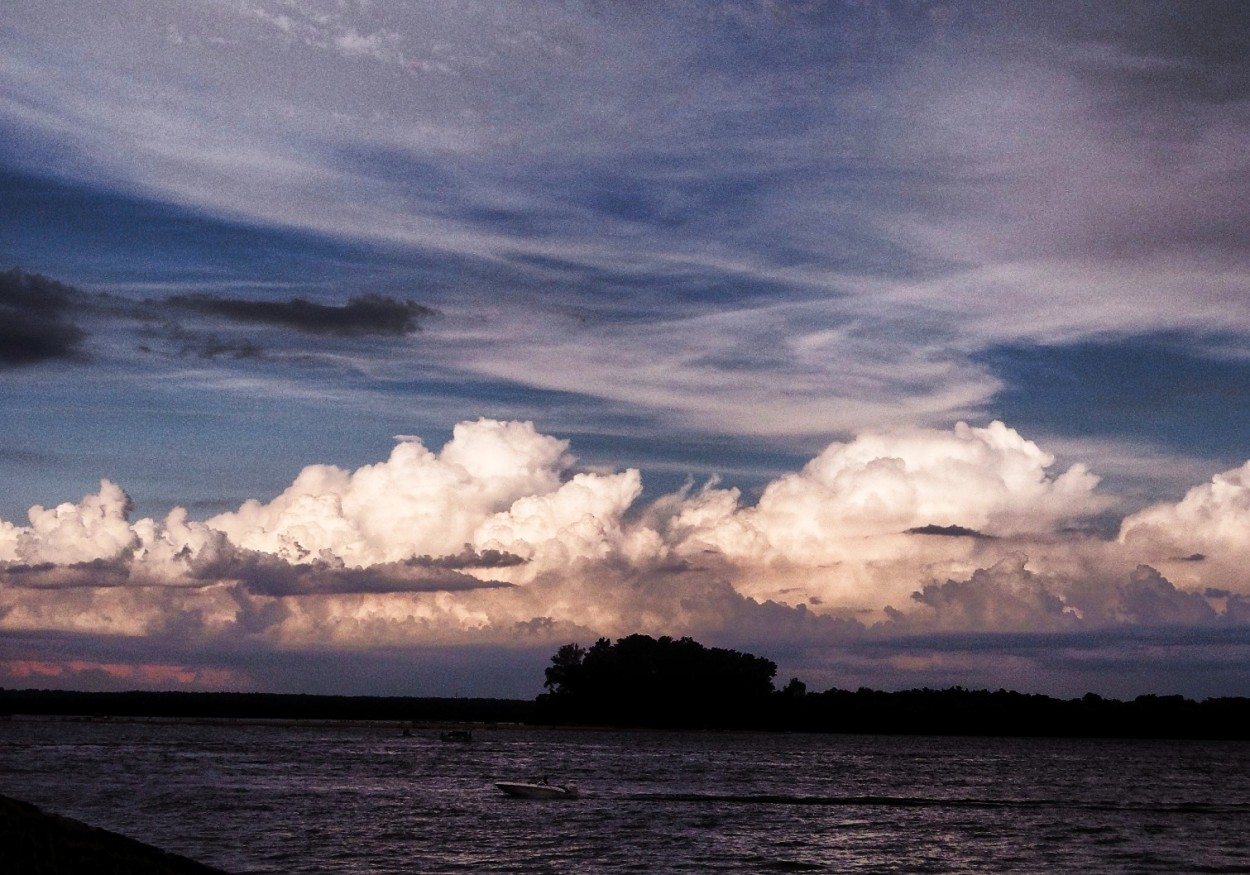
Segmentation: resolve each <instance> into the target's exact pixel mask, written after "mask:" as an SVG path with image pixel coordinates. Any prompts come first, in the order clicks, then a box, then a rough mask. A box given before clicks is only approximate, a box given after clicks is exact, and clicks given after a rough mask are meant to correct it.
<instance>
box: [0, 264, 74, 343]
mask: <svg viewBox="0 0 1250 875" xmlns="http://www.w3.org/2000/svg"><path fill="white" fill-rule="evenodd" d="M82 297H83V295H82V293H81V292H80V291H79V290H78V289H75V288H73V287H72V286H67V285H64V284H63V283H59V282H57V281H56V280H52V279H49V278H48V277H46V276H40V275H39V274H32V273H26V272H25V271H22V270H20V269H16V268H15V269H13V270H10V271H7V272H5V273H2V274H0V368H14V367H21V366H23V365H33V364H38V363H39V362H45V361H65V360H69V361H77V360H81V359H82V358H83V352H82V342H83V339H84V338H85V336H86V335H85V333H84V332H83V330H82V329H81V328H79V327H78V326H77V325H76V324H74V322H73V321H72V319H71V309H72V307H73V306H74V305H75V304H77V303H80V302H81V300H82Z"/></svg>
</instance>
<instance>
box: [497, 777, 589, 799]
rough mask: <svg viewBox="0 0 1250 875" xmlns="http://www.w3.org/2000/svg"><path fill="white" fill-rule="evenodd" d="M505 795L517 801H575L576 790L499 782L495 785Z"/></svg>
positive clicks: (553, 786) (547, 785) (571, 787)
mask: <svg viewBox="0 0 1250 875" xmlns="http://www.w3.org/2000/svg"><path fill="white" fill-rule="evenodd" d="M495 786H496V787H498V788H499V789H500V790H501V791H503V792H504V793H505V794H506V795H508V796H512V797H515V798H517V799H576V798H577V788H576V787H573V786H568V787H561V786H559V785H557V784H525V783H520V782H515V781H500V782H498V783H496V784H495Z"/></svg>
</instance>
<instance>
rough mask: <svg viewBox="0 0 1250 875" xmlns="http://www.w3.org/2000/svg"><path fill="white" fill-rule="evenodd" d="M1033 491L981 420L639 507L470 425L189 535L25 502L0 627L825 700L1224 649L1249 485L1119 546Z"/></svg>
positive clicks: (1239, 606)
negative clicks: (850, 686) (1118, 636)
mask: <svg viewBox="0 0 1250 875" xmlns="http://www.w3.org/2000/svg"><path fill="white" fill-rule="evenodd" d="M1053 468H1054V459H1053V457H1052V456H1051V455H1049V454H1048V453H1046V452H1044V451H1043V450H1042V449H1041V448H1039V447H1038V446H1037V445H1036V444H1035V443H1033V442H1032V441H1029V440H1027V439H1026V438H1024V437H1023V436H1022V435H1020V434H1019V433H1017V432H1016V431H1014V430H1013V429H1011V428H1009V427H1008V426H1006V425H1004V424H1003V423H999V422H994V423H991V424H989V425H988V426H986V427H973V426H969V425H966V424H960V425H958V426H956V427H955V428H954V429H952V430H949V431H941V430H921V429H912V430H908V431H895V432H880V433H864V434H861V435H859V436H858V437H856V438H855V439H853V440H851V441H847V442H838V443H834V444H831V445H830V446H828V447H827V448H826V449H825V450H824V451H823V452H821V453H820V454H819V455H818V456H816V457H815V458H814V459H812V460H811V461H810V462H809V463H808V464H807V465H806V466H804V467H803V468H802V470H799V471H795V472H792V473H790V474H786V475H783V476H781V477H779V478H777V479H776V480H775V481H773V482H772V483H771V484H769V485H768V486H767V488H765V489H764V490H763V492H762V493H761V494H760V496H759V498H758V500H756V501H755V502H754V503H749V502H746V501H744V499H743V496H742V495H741V494H740V493H739V491H738V490H736V489H724V488H721V487H719V485H718V484H717V483H716V482H714V481H713V482H709V483H706V484H704V485H702V486H701V487H695V486H694V485H691V486H688V487H687V488H685V489H683V490H681V491H679V492H677V493H673V494H670V495H666V496H663V497H661V498H659V499H657V500H655V501H653V502H650V503H642V502H641V501H640V495H641V491H642V484H641V478H640V475H639V473H638V472H637V471H636V470H624V471H618V472H605V471H599V470H594V471H592V470H581V469H579V467H578V465H577V462H576V459H575V457H573V456H572V455H571V454H570V453H569V445H568V442H567V441H564V440H561V439H558V438H556V437H553V436H550V435H545V434H542V433H540V432H539V431H538V430H536V429H535V427H534V426H533V425H532V424H531V423H528V422H516V421H512V422H505V421H497V420H488V419H481V420H477V421H468V422H462V423H460V424H459V425H457V426H456V427H455V429H454V431H453V433H452V437H451V439H450V440H449V441H448V442H447V443H446V444H445V445H444V446H443V447H442V448H441V449H440V450H439V451H437V452H434V451H432V450H430V449H428V448H427V447H425V446H424V444H423V443H422V442H420V441H419V440H417V439H415V438H408V437H405V438H401V439H400V440H399V442H398V443H397V444H396V446H395V448H394V450H393V451H392V453H391V455H390V457H389V458H387V459H386V460H384V461H381V462H378V463H376V464H372V465H366V466H363V467H361V468H358V469H356V470H355V471H347V470H343V469H340V468H337V467H334V466H327V465H312V466H308V467H306V468H305V469H304V470H303V471H302V472H301V473H300V474H299V476H298V477H297V478H296V479H295V481H294V482H293V483H292V484H291V485H290V486H289V487H288V488H287V489H286V490H284V491H283V492H282V493H281V494H280V495H278V496H276V497H274V498H272V499H271V500H269V501H267V502H262V501H260V500H251V501H248V502H245V503H244V504H243V505H242V506H240V507H239V508H238V509H237V510H234V511H231V512H228V513H223V514H219V515H217V516H214V517H211V518H208V519H205V520H192V519H190V518H189V516H188V514H187V512H186V511H185V510H183V509H181V508H178V509H176V510H174V511H173V512H172V513H170V514H169V515H168V516H167V517H166V518H165V519H163V520H153V519H149V518H143V519H139V520H133V521H132V520H131V519H130V517H131V516H132V514H133V507H132V504H131V502H130V500H129V498H128V497H127V495H126V493H125V492H124V491H123V490H122V488H121V487H120V486H118V485H116V484H114V483H111V482H109V481H103V482H102V483H101V485H100V489H99V491H98V492H97V493H95V494H92V495H88V496H85V497H84V498H83V499H82V500H81V501H80V502H78V503H76V504H75V503H66V504H62V505H59V506H57V507H54V508H45V507H41V506H36V507H33V508H31V510H30V513H29V520H28V524H27V525H17V524H14V523H11V522H0V629H3V630H4V631H5V632H6V634H21V635H27V636H30V635H76V636H88V637H89V636H102V637H104V638H118V637H120V638H125V639H128V640H135V641H149V642H161V644H162V648H165V649H167V648H169V647H171V646H173V644H174V643H175V642H195V645H194V646H195V648H196V649H197V651H199V652H223V653H224V652H232V651H233V650H235V649H237V648H240V647H243V648H245V649H252V650H258V651H280V652H290V651H300V650H309V651H311V652H324V651H327V650H330V651H343V652H347V653H350V652H371V651H376V650H378V649H387V650H397V651H406V650H415V649H420V648H429V647H442V648H447V647H462V646H475V647H492V648H503V649H504V650H507V649H509V648H512V649H525V648H531V649H532V648H542V647H552V646H555V645H558V644H560V643H564V642H565V641H567V640H577V639H581V640H587V639H590V638H593V637H597V636H600V635H606V636H609V637H616V636H622V635H625V634H629V633H632V632H638V631H641V632H647V633H651V634H672V635H693V636H695V637H701V638H703V639H706V640H714V641H730V642H749V643H753V645H754V646H755V647H756V648H757V649H763V651H764V652H766V653H767V652H769V651H770V650H772V651H775V652H779V653H781V654H784V655H788V656H789V658H791V659H793V660H794V661H795V664H796V665H799V664H803V660H805V659H806V660H810V661H811V664H810V665H809V666H808V668H809V669H810V670H811V671H814V672H816V673H817V674H818V676H820V677H825V676H827V675H828V674H829V672H833V674H832V675H831V676H838V675H837V671H836V670H835V669H836V666H835V667H834V668H831V666H830V664H829V663H828V660H830V659H834V661H835V663H836V659H837V658H836V657H835V656H831V654H838V653H840V652H843V654H844V655H843V657H842V659H844V660H849V661H850V662H853V661H854V660H855V659H859V658H864V657H863V654H865V653H868V652H870V651H871V648H873V647H882V646H885V644H884V642H894V643H895V645H896V646H897V647H901V648H904V649H905V648H906V647H911V646H915V642H918V641H926V642H929V646H934V647H936V645H933V643H932V642H935V641H941V640H944V639H943V636H950V637H949V638H948V639H947V640H949V641H954V642H963V641H965V638H961V637H960V636H968V635H981V636H985V635H992V636H1004V635H1005V636H1012V635H1016V636H1018V635H1037V634H1041V633H1045V634H1049V635H1058V636H1061V638H1062V636H1077V637H1074V638H1073V639H1072V640H1079V636H1089V635H1098V634H1104V633H1106V634H1110V633H1113V632H1115V630H1122V629H1130V628H1140V629H1182V630H1183V629H1191V630H1192V629H1229V630H1237V629H1241V630H1242V633H1243V634H1244V631H1245V629H1246V625H1245V624H1246V623H1247V622H1248V621H1250V583H1247V582H1246V581H1245V579H1244V578H1239V577H1238V576H1237V575H1235V574H1233V573H1231V570H1232V569H1234V568H1236V567H1237V565H1238V563H1243V562H1244V561H1245V558H1246V554H1247V551H1248V550H1250V539H1248V538H1247V537H1246V535H1245V532H1246V531H1248V530H1250V527H1247V526H1246V524H1245V516H1246V514H1247V512H1248V511H1247V508H1248V507H1250V499H1248V498H1247V496H1248V495H1250V486H1248V485H1247V482H1248V480H1247V472H1250V466H1247V468H1245V469H1240V470H1238V471H1234V472H1229V473H1227V474H1223V475H1218V476H1217V477H1216V478H1214V480H1213V481H1212V482H1211V483H1210V484H1207V485H1205V486H1199V487H1196V488H1195V489H1193V490H1192V491H1191V492H1190V493H1189V495H1187V496H1186V497H1185V498H1184V499H1182V500H1181V501H1179V502H1176V503H1174V504H1161V505H1158V506H1155V507H1152V508H1150V509H1148V510H1145V511H1142V512H1140V513H1138V514H1134V515H1132V516H1130V517H1128V518H1126V519H1125V520H1124V523H1123V526H1122V530H1121V533H1120V536H1119V538H1117V539H1114V540H1112V539H1105V538H1098V537H1096V536H1094V535H1091V534H1089V533H1088V532H1087V530H1085V529H1083V528H1082V526H1081V522H1082V521H1083V520H1085V519H1086V518H1088V517H1090V516H1092V515H1095V514H1100V513H1103V512H1105V511H1106V510H1107V506H1108V500H1107V499H1106V498H1104V497H1102V496H1101V495H1100V494H1099V493H1098V491H1097V484H1098V478H1097V477H1096V476H1094V475H1093V474H1091V473H1090V472H1089V471H1087V470H1086V469H1085V468H1084V467H1083V466H1080V465H1074V466H1072V467H1070V468H1068V469H1067V470H1064V471H1055V470H1053ZM1199 551H1200V555H1201V559H1200V561H1199V560H1198V559H1197V558H1195V557H1197V556H1198V555H1199ZM1169 563H1171V564H1169ZM1173 568H1178V569H1181V572H1183V573H1173V571H1172V570H1171V569H1173ZM1164 569H1166V570H1167V574H1165V573H1164ZM909 641H910V642H913V643H912V644H910V645H909V644H907V643H906V642H909ZM965 647H966V644H964V643H960V644H958V646H957V647H954V650H960V649H961V648H965ZM175 649H177V648H175ZM936 649H937V650H938V651H941V650H942V649H943V648H941V647H937V648H936ZM1052 652H1053V651H1052ZM853 654H859V656H854V657H853ZM897 656H898V653H897V651H895V652H894V653H893V655H892V656H891V657H890V659H892V660H893V659H897ZM945 658H946V659H947V661H949V659H950V658H951V654H950V653H947V654H946V657H945ZM1031 658H1036V655H1034V657H1031ZM783 662H785V660H784V659H783ZM942 663H943V657H942V656H941V655H940V654H939V655H937V656H931V657H930V658H929V666H928V669H927V670H930V671H932V670H935V668H936V667H938V666H939V665H940V664H942ZM848 664H849V663H848Z"/></svg>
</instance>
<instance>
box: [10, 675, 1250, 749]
mask: <svg viewBox="0 0 1250 875" xmlns="http://www.w3.org/2000/svg"><path fill="white" fill-rule="evenodd" d="M545 698H546V697H540V698H539V700H536V701H535V700H530V701H525V700H515V699H462V698H417V697H413V698H408V697H402V696H396V697H379V696H312V695H294V694H281V693H190V692H142V691H131V692H117V693H87V692H74V691H64V690H9V689H3V688H0V720H3V719H6V717H7V718H10V719H13V718H16V719H26V718H34V719H60V720H75V721H79V720H81V721H88V720H99V721H108V720H114V721H119V722H121V721H136V722H162V721H168V722H175V721H176V722H202V723H232V724H252V725H274V726H288V725H299V726H316V725H326V726H347V725H352V726H375V727H378V728H380V729H387V730H388V731H395V732H400V731H402V730H421V729H429V730H435V729H447V728H454V727H458V726H463V727H472V728H484V729H495V728H498V729H505V728H516V727H523V726H529V727H536V726H546V727H558V726H566V727H569V728H588V727H594V728H600V729H607V728H620V729H687V730H725V729H746V730H761V731H772V732H815V733H842V734H859V735H972V736H1016V737H1023V736H1044V737H1050V738H1064V737H1069V738H1178V739H1179V738H1192V739H1230V740H1250V699H1248V698H1236V697H1225V698H1217V699H1206V700H1204V701H1201V702H1196V701H1193V700H1190V699H1185V698H1183V697H1181V696H1138V697H1137V698H1136V699H1132V700H1130V701H1123V702H1122V701H1119V700H1115V699H1104V698H1102V697H1100V696H1096V695H1093V694H1087V695H1085V696H1083V697H1081V698H1079V699H1054V698H1050V697H1048V696H1041V695H1032V694H1024V693H1015V692H1010V691H1007V690H997V691H994V692H991V691H988V690H967V689H963V688H961V687H953V688H951V689H947V690H929V689H923V690H904V691H901V692H894V693H888V692H880V691H875V690H868V689H860V690H855V691H849V690H828V691H826V692H823V693H798V694H795V693H793V692H790V691H781V692H777V693H774V694H772V696H771V697H770V698H769V699H768V700H767V701H765V702H762V703H760V707H757V708H754V709H746V708H740V709H738V710H733V709H732V708H730V709H724V710H723V711H722V713H720V714H718V715H708V716H707V719H705V720H696V721H695V722H691V721H690V720H689V715H687V719H686V720H685V722H676V721H675V720H674V719H673V716H672V715H671V714H670V713H669V712H668V711H667V710H666V709H665V708H664V707H663V702H662V701H660V700H657V701H655V702H653V703H651V707H649V709H647V708H642V707H640V708H638V709H637V710H635V711H631V712H629V713H626V714H625V715H624V718H625V719H621V720H614V719H610V718H605V717H604V715H602V714H600V713H597V712H595V711H593V710H585V709H578V708H570V707H565V706H564V705H563V703H561V702H558V701H554V702H553V701H550V700H546V701H544V699H545ZM640 701H641V702H642V703H643V704H646V703H647V700H646V697H645V696H644V697H643V698H642V699H640ZM618 716H619V715H618Z"/></svg>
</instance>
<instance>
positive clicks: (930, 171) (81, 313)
mask: <svg viewBox="0 0 1250 875" xmlns="http://www.w3.org/2000/svg"><path fill="white" fill-rule="evenodd" d="M1247 143H1250V6H1247V5H1246V4H1242V3H1237V2H1201V0H1197V2H1151V0H1134V2H1105V3H1104V2H1100V3H1087V2H1077V3H1068V2H1010V0H1007V2H1001V3H980V2H959V0H954V2H944V0H932V2H930V0H895V2H880V3H877V2H858V0H828V2H820V0H793V2H783V0H774V2H759V0H728V2H715V3H711V2H706V3H704V2H694V0H687V2H639V3H610V2H592V0H567V2H553V0H537V2H533V3H526V4H519V5H513V4H497V3H489V2H468V0H463V2H461V0H446V2H430V3H419V4H418V3H400V2H387V0H198V2H188V3H176V4H174V3H165V2H156V0H115V2H110V3H107V4H92V5H91V6H90V7H89V8H87V7H84V6H83V5H82V4H79V3H76V2H62V0H39V2H34V0H29V2H27V0H0V686H8V687H58V688H70V689H138V688H142V689H202V690H274V691H292V692H306V693H343V694H386V695H455V696H508V697H518V698H528V697H531V696H533V695H536V694H537V693H539V692H541V690H542V679H543V668H544V666H545V665H546V664H547V663H548V661H549V659H550V656H551V655H552V654H553V653H554V652H555V650H556V649H557V648H558V647H559V646H560V645H562V644H565V643H569V642H578V643H581V644H583V645H589V644H590V643H593V641H594V640H596V639H597V638H599V637H608V638H612V639H615V638H619V637H623V636H625V635H629V634H633V633H639V632H640V633H645V634H650V635H656V636H659V635H672V636H685V635H688V636H691V637H693V638H695V639H697V640H699V641H701V642H702V643H704V644H706V645H709V646H724V647H733V648H737V649H742V650H746V651H749V652H751V653H755V654H757V655H761V656H765V657H768V658H769V659H772V660H774V661H775V662H776V663H777V665H778V682H779V684H782V683H784V682H785V681H786V680H787V679H788V678H790V677H798V678H799V679H801V680H802V681H804V682H805V683H806V684H807V686H808V688H809V689H812V690H823V689H828V688H831V687H838V688H842V689H855V688H858V687H861V686H867V687H871V688H874V689H886V690H896V689H909V688H915V687H926V686H927V687H933V688H945V687H949V686H955V685H959V686H964V687H969V688H975V689H981V688H987V689H999V688H1005V689H1014V690H1018V691H1022V692H1030V693H1044V694H1047V695H1054V696H1063V697H1073V696H1080V695H1082V694H1084V693H1086V692H1095V693H1098V694H1100V695H1104V696H1113V697H1117V698H1131V697H1134V696H1137V695H1142V694H1151V693H1155V694H1164V695H1171V694H1182V695H1186V696H1189V697H1192V698H1198V699H1202V698H1207V697H1211V696H1224V695H1239V696H1246V695H1250V576H1248V575H1247V574H1246V571H1245V569H1246V568H1247V567H1250V439H1248V438H1250V406H1248V403H1247V402H1248V401H1250V259H1248V255H1250V149H1248V148H1247V146H1246V144H1247Z"/></svg>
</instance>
